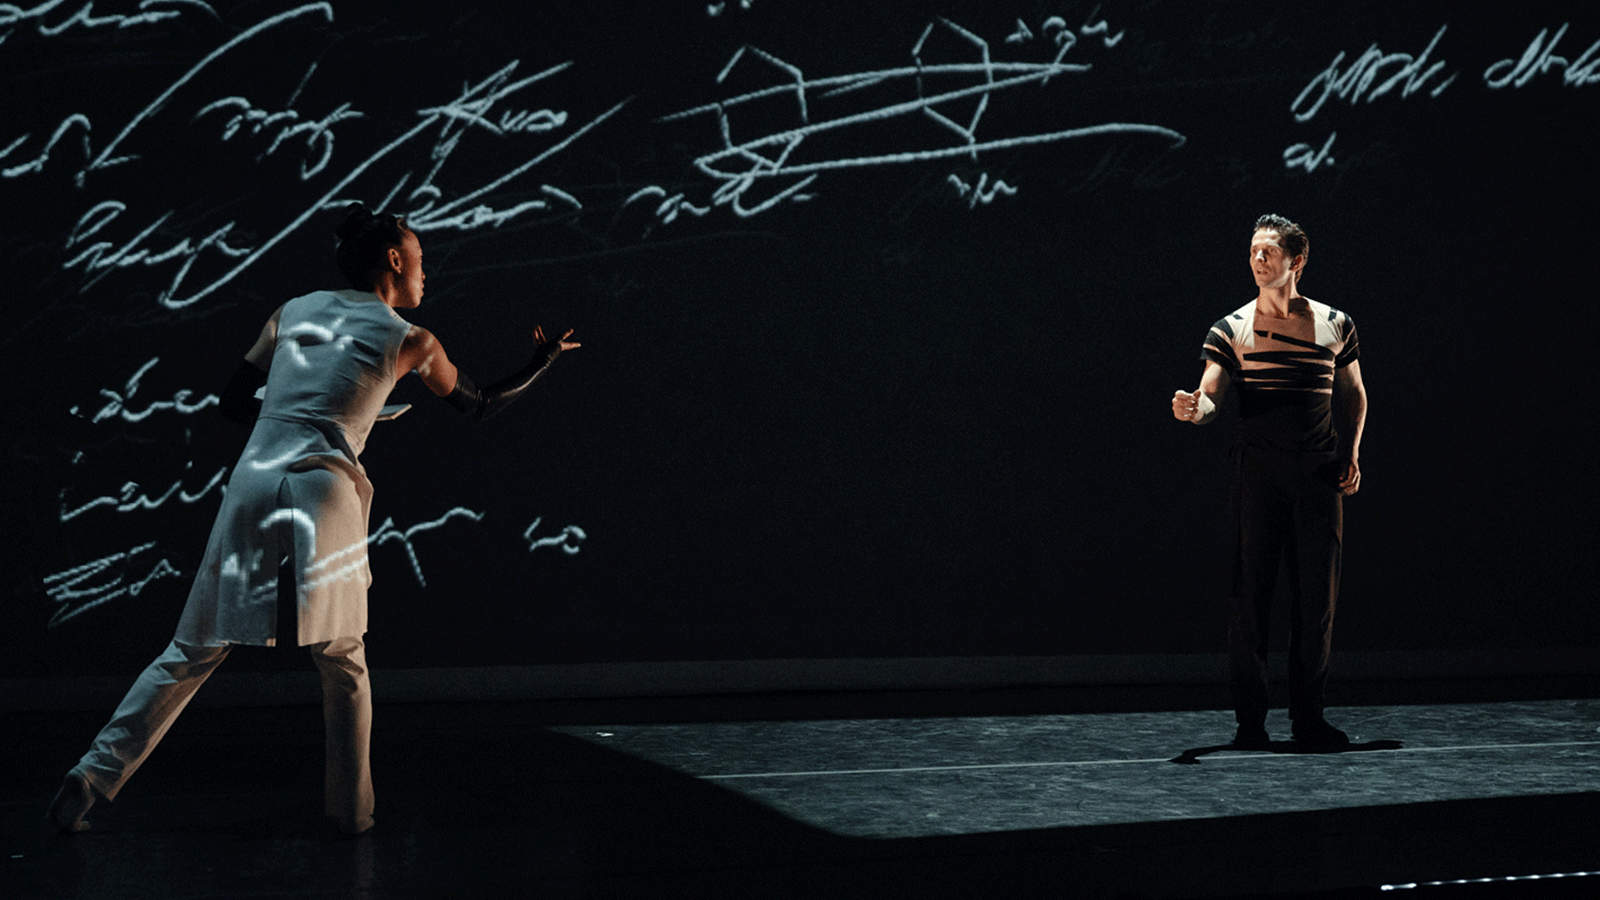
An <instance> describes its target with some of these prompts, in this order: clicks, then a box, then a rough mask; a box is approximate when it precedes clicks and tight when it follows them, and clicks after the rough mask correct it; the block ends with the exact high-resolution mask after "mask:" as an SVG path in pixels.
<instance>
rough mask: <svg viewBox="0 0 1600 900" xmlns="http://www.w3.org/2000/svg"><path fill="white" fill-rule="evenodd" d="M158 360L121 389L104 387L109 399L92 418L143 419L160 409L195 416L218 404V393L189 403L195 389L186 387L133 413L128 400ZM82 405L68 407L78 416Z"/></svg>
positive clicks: (145, 365)
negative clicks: (170, 396)
mask: <svg viewBox="0 0 1600 900" xmlns="http://www.w3.org/2000/svg"><path fill="white" fill-rule="evenodd" d="M159 362H161V357H159V356H157V357H155V358H153V359H151V360H150V361H149V362H147V363H145V364H144V365H142V366H140V367H139V370H138V371H137V372H134V373H133V376H132V377H130V378H129V379H128V382H127V384H125V385H123V387H122V390H121V391H120V392H118V391H115V390H112V389H110V388H101V389H100V396H102V397H104V398H106V405H105V406H102V407H100V411H99V412H97V413H95V414H94V418H92V419H90V420H89V421H90V422H91V423H93V424H96V425H98V424H100V423H101V422H104V421H105V420H106V419H110V418H113V417H117V418H120V419H122V420H123V421H124V422H142V421H144V420H145V419H148V418H150V416H151V415H153V414H155V413H158V412H164V411H166V410H172V411H173V412H176V413H178V414H180V415H193V414H194V413H197V412H199V411H200V410H202V409H205V408H206V407H208V406H215V405H216V404H217V402H218V398H217V396H216V395H215V394H207V395H205V396H204V397H201V398H200V399H199V400H195V401H193V402H190V400H189V398H190V397H192V396H194V392H193V391H190V390H187V389H185V390H180V391H178V392H177V393H175V394H173V395H172V399H171V400H158V401H155V402H153V403H151V404H150V405H149V406H146V407H145V408H144V409H143V410H142V411H139V412H134V411H133V410H131V409H129V408H128V402H129V401H130V400H132V399H133V395H134V394H136V393H138V392H139V381H140V379H142V378H144V376H145V375H146V374H147V373H148V372H149V371H150V370H151V369H153V368H155V366H156V363H159ZM79 408H80V407H77V406H74V407H72V409H71V410H69V412H71V413H72V414H73V415H75V416H76V415H80V413H79V412H78V410H79Z"/></svg>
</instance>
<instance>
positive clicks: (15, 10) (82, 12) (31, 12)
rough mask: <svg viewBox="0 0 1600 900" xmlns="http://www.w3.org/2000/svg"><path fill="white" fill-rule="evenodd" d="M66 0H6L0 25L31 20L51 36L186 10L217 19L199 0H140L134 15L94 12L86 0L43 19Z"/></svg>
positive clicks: (134, 22) (126, 25) (0, 11)
mask: <svg viewBox="0 0 1600 900" xmlns="http://www.w3.org/2000/svg"><path fill="white" fill-rule="evenodd" d="M67 5H68V3H67V0H46V2H44V3H41V4H39V5H38V6H35V7H33V8H32V9H23V8H21V7H19V6H13V5H11V4H9V3H7V4H4V5H0V29H9V28H11V27H12V26H15V25H19V24H23V23H28V22H31V23H32V24H33V25H34V27H35V28H37V29H38V30H39V33H40V34H42V35H44V36H45V37H55V36H56V35H58V34H61V33H62V32H64V31H66V30H68V29H69V28H73V27H78V28H83V29H95V28H132V27H133V26H135V25H153V24H155V23H156V22H165V21H167V20H169V19H176V18H177V17H179V16H181V15H183V14H184V12H186V11H189V10H202V11H204V12H207V13H210V14H211V17H212V18H213V19H218V18H220V16H218V15H217V11H216V10H215V9H212V8H211V4H209V3H203V2H201V0H142V2H141V3H140V4H139V12H138V13H137V14H135V15H131V16H129V15H117V14H112V15H106V16H96V15H95V14H94V0H88V2H86V3H84V4H83V6H81V7H79V8H78V11H77V12H75V13H72V14H71V15H69V16H68V17H67V18H65V19H61V20H59V21H57V22H55V23H54V24H49V23H46V22H45V21H44V19H45V18H46V17H48V16H49V15H50V14H51V13H54V12H56V11H57V10H59V9H61V8H62V7H64V6H67ZM8 34H10V32H9V31H5V32H0V41H4V40H5V37H6V35H8Z"/></svg>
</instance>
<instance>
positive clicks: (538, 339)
mask: <svg viewBox="0 0 1600 900" xmlns="http://www.w3.org/2000/svg"><path fill="white" fill-rule="evenodd" d="M569 337H572V329H571V328H568V329H567V333H566V334H563V335H562V336H561V340H560V341H557V342H556V343H559V344H560V345H561V351H562V352H563V353H565V352H566V351H568V350H575V349H577V348H579V347H582V346H583V345H582V344H580V343H578V342H577V341H569V340H567V338H569ZM533 343H534V344H535V345H536V346H539V347H543V346H544V345H545V344H546V343H548V342H547V341H546V340H545V339H544V329H543V328H541V327H539V326H538V325H535V326H533Z"/></svg>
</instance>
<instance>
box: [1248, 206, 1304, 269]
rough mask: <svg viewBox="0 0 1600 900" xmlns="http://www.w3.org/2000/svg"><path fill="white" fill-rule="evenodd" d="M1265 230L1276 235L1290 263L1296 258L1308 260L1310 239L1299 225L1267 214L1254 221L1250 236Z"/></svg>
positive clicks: (1281, 217)
mask: <svg viewBox="0 0 1600 900" xmlns="http://www.w3.org/2000/svg"><path fill="white" fill-rule="evenodd" d="M1263 228H1266V229H1270V230H1272V231H1276V232H1277V233H1278V240H1279V241H1281V242H1282V243H1283V252H1284V253H1287V254H1288V255H1289V259H1290V260H1291V261H1292V260H1293V259H1294V258H1295V257H1297V256H1304V257H1306V258H1308V259H1309V258H1310V256H1311V238H1309V237H1307V236H1306V230H1305V229H1304V228H1301V227H1300V226H1299V225H1296V224H1295V223H1293V222H1291V221H1289V220H1288V219H1285V218H1284V217H1283V216H1278V215H1273V214H1272V213H1267V214H1266V215H1264V216H1262V217H1261V218H1259V219H1257V220H1256V227H1255V229H1254V231H1252V232H1251V234H1254V233H1255V232H1256V231H1260V230H1261V229H1263Z"/></svg>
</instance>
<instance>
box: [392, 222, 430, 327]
mask: <svg viewBox="0 0 1600 900" xmlns="http://www.w3.org/2000/svg"><path fill="white" fill-rule="evenodd" d="M398 253H399V258H398V259H396V258H395V256H394V254H393V253H391V254H390V257H389V260H390V265H391V266H393V267H394V268H395V274H396V275H397V276H398V277H396V279H395V281H396V285H395V286H396V287H397V288H399V302H397V303H395V306H396V307H397V308H399V309H415V308H416V307H418V306H421V305H422V289H423V283H424V282H426V281H427V280H428V276H427V275H425V274H424V273H423V271H422V242H421V241H419V240H417V234H416V232H414V231H407V232H406V235H405V239H404V240H403V241H401V243H400V247H399V248H398Z"/></svg>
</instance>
